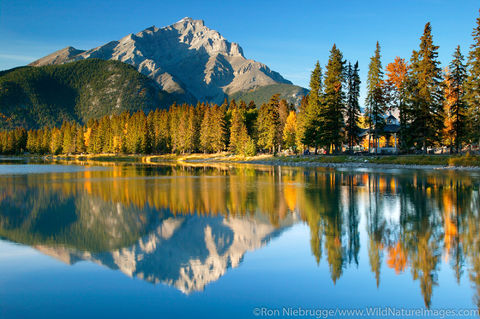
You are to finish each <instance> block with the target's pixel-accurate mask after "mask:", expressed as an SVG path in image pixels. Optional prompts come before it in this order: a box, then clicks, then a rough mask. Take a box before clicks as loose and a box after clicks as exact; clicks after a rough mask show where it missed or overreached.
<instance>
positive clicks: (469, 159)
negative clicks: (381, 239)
mask: <svg viewBox="0 0 480 319" xmlns="http://www.w3.org/2000/svg"><path fill="white" fill-rule="evenodd" d="M44 158H45V159H47V160H48V159H53V160H73V161H102V162H135V163H162V162H178V163H252V164H253V163H256V164H273V165H299V166H300V165H308V166H314V165H315V164H319V166H321V165H326V164H335V165H337V166H341V164H342V163H345V164H349V165H352V164H353V165H358V166H372V165H375V164H384V165H402V166H437V167H480V156H476V155H463V156H459V155H382V156H350V155H308V156H303V155H287V156H273V155H257V156H252V157H244V156H241V155H232V154H229V153H217V154H185V155H175V154H166V155H116V154H99V155H58V156H46V157H44Z"/></svg>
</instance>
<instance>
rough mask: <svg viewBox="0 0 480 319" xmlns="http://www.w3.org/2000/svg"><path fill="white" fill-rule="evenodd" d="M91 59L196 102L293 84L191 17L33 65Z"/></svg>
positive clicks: (58, 53) (67, 50)
mask: <svg viewBox="0 0 480 319" xmlns="http://www.w3.org/2000/svg"><path fill="white" fill-rule="evenodd" d="M90 58H98V59H103V60H117V61H121V62H124V63H127V64H130V65H132V66H134V67H135V68H136V69H137V70H138V71H139V72H140V73H142V74H144V75H147V76H148V77H150V78H152V79H153V80H155V82H157V83H158V85H159V86H160V88H161V89H162V90H164V91H166V92H167V93H171V94H176V95H183V96H184V100H186V101H188V102H190V103H194V102H197V101H201V102H214V103H221V102H222V101H223V100H224V99H225V98H226V97H228V96H230V95H232V94H234V93H237V92H243V91H252V90H255V89H257V88H261V87H264V86H268V85H274V84H288V85H292V83H291V82H290V81H288V80H286V79H285V78H283V77H282V76H281V75H280V74H279V73H278V72H275V71H272V70H271V69H270V68H269V67H268V66H267V65H265V64H263V63H260V62H257V61H255V60H252V59H247V58H246V57H245V55H244V52H243V49H242V48H241V46H240V45H239V44H237V43H235V42H230V41H228V40H227V39H225V38H224V37H223V36H222V35H221V34H220V33H219V32H218V31H216V30H213V29H210V28H208V27H206V26H205V23H204V21H203V20H194V19H192V18H189V17H185V18H183V19H181V20H179V21H178V22H176V23H174V24H172V25H169V26H166V27H162V28H157V27H155V26H151V27H148V28H146V29H144V30H142V31H140V32H138V33H135V34H133V33H131V34H128V35H126V36H125V37H123V38H121V39H120V40H116V41H110V42H108V43H106V44H104V45H101V46H98V47H96V48H93V49H90V50H78V49H76V48H74V47H70V46H69V47H66V48H64V49H61V50H58V51H56V52H53V53H52V54H49V55H47V56H45V57H43V58H41V59H38V60H36V61H34V62H32V63H30V65H31V66H43V65H51V64H64V63H68V62H72V61H78V60H83V59H90Z"/></svg>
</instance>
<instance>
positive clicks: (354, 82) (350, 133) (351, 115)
mask: <svg viewBox="0 0 480 319" xmlns="http://www.w3.org/2000/svg"><path fill="white" fill-rule="evenodd" d="M359 71H360V70H359V69H358V61H357V62H356V63H355V65H354V66H353V67H352V65H351V64H350V63H348V67H347V123H346V127H345V130H346V133H347V142H348V147H349V150H350V152H352V151H353V145H354V144H355V143H357V142H358V140H359V137H358V136H359V133H360V127H359V126H358V122H359V117H360V104H359V102H358V99H359V98H360V75H359Z"/></svg>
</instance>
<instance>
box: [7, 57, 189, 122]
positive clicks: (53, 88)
mask: <svg viewBox="0 0 480 319" xmlns="http://www.w3.org/2000/svg"><path fill="white" fill-rule="evenodd" d="M175 100H177V101H178V100H180V101H179V102H182V100H181V99H178V98H177V97H176V96H175V95H172V94H169V93H166V92H165V91H162V90H161V89H160V88H159V86H158V85H157V84H156V82H154V81H153V80H152V79H150V78H148V77H147V76H145V75H143V74H141V73H139V72H138V71H137V70H136V69H135V68H134V67H132V66H130V65H127V64H125V63H122V62H118V61H105V60H99V59H87V60H82V61H77V62H72V63H66V64H63V65H49V66H42V67H32V66H30V67H20V68H15V69H12V70H7V71H3V72H0V113H1V118H0V128H11V127H15V126H23V127H26V128H32V127H41V126H44V125H59V124H61V122H62V121H63V120H76V121H79V122H86V121H88V120H89V119H91V118H98V117H101V116H104V115H106V114H113V113H120V112H122V111H126V110H131V111H135V110H139V109H144V110H146V111H148V110H150V109H154V108H157V107H167V106H169V105H170V104H171V103H172V102H173V101H175Z"/></svg>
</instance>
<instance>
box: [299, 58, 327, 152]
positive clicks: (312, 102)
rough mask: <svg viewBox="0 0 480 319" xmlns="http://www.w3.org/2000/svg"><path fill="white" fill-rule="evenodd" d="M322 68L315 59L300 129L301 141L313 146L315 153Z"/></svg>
mask: <svg viewBox="0 0 480 319" xmlns="http://www.w3.org/2000/svg"><path fill="white" fill-rule="evenodd" d="M322 95H323V87H322V68H321V67H320V63H319V62H318V61H317V63H316V64H315V68H314V70H313V71H312V75H311V76H310V92H309V94H308V104H307V105H306V108H305V110H304V111H305V113H304V116H303V118H302V120H303V131H302V134H303V135H302V137H301V138H302V142H303V144H305V145H307V146H314V147H315V154H317V149H318V146H319V144H320V142H321V140H320V130H321V117H320V115H321V107H322V101H321V100H322Z"/></svg>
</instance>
